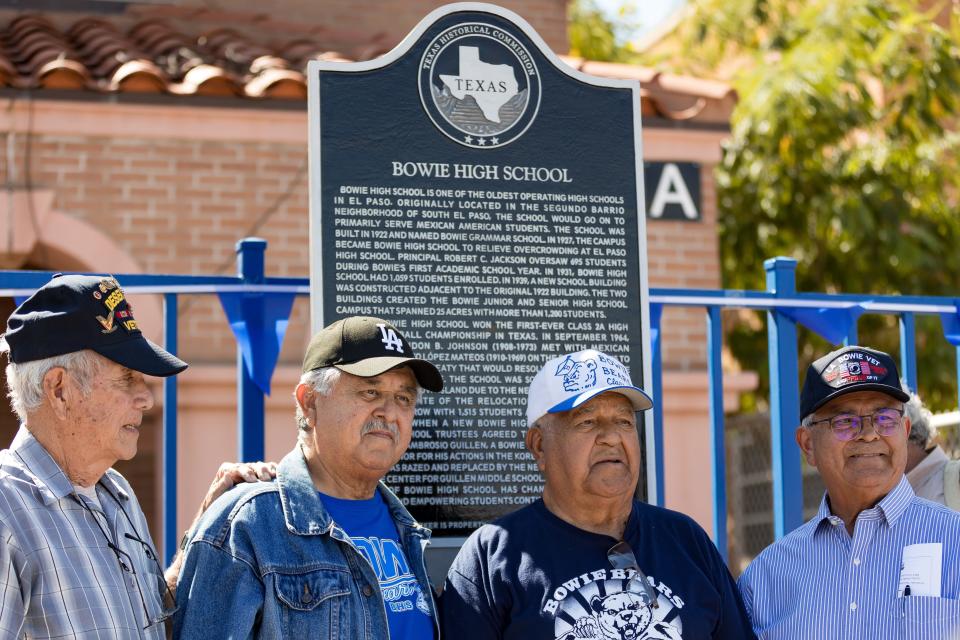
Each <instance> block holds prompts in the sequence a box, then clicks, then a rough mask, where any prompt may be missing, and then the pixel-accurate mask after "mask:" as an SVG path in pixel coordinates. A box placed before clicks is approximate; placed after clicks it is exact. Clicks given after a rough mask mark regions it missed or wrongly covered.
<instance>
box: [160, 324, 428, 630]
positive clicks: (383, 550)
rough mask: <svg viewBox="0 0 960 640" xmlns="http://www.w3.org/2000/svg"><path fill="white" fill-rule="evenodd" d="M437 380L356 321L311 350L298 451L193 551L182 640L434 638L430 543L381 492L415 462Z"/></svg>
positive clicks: (241, 497)
mask: <svg viewBox="0 0 960 640" xmlns="http://www.w3.org/2000/svg"><path fill="white" fill-rule="evenodd" d="M420 387H423V388H425V389H429V390H431V391H440V390H441V389H442V388H443V379H442V378H441V377H440V373H439V372H438V371H437V369H436V367H434V366H433V365H432V364H430V363H429V362H427V361H425V360H419V359H417V358H416V357H415V356H414V353H413V350H412V349H411V348H410V345H409V344H408V343H407V341H406V340H405V339H404V337H403V336H402V335H401V334H400V332H399V331H397V329H396V328H395V327H393V326H392V325H391V324H390V323H388V322H386V321H384V320H380V319H378V318H370V317H350V318H346V319H344V320H340V321H338V322H334V323H333V324H331V325H330V326H328V327H326V328H325V329H323V330H322V331H320V332H319V333H318V334H317V335H315V336H314V337H313V339H312V340H311V342H310V345H309V347H308V348H307V354H306V357H305V358H304V362H303V377H302V378H301V380H300V384H299V385H297V389H296V392H295V397H296V401H297V423H298V426H299V438H298V444H297V446H296V447H295V448H294V449H293V451H291V452H290V453H289V454H287V456H286V457H284V459H283V460H282V461H281V462H280V465H279V467H278V469H277V481H276V483H270V484H262V485H261V486H249V487H246V488H243V489H241V490H237V491H232V492H231V493H230V494H228V495H227V496H224V497H223V498H221V499H220V500H219V501H217V502H216V503H214V505H213V506H212V507H211V508H210V509H209V511H208V512H207V514H206V515H205V516H204V518H203V519H202V520H201V523H200V525H199V527H198V529H197V530H196V531H195V534H194V537H193V539H192V541H191V542H190V545H189V547H188V549H187V553H186V559H185V561H184V568H183V573H182V574H181V577H180V583H179V586H178V588H177V595H178V598H179V600H180V601H181V602H182V603H183V604H182V605H181V607H180V610H179V612H178V613H177V614H176V616H175V617H174V634H179V636H180V637H182V638H206V637H209V636H210V634H211V633H214V634H215V636H216V637H221V638H251V637H255V638H297V639H299V638H349V639H351V640H376V639H380V638H388V637H389V638H393V639H394V640H400V639H407V638H409V639H411V640H413V639H416V640H425V639H429V638H433V637H434V635H435V626H436V619H437V618H436V611H435V606H434V602H433V597H432V593H431V591H430V585H429V583H428V581H427V574H426V569H425V567H424V562H423V547H424V546H425V545H426V543H427V541H428V539H429V536H430V531H429V530H428V529H425V528H423V527H422V526H420V525H419V524H417V522H416V521H414V519H413V518H412V517H411V516H410V514H409V513H408V512H407V510H406V509H404V507H403V505H401V504H400V501H399V500H397V498H396V497H395V496H394V495H393V493H391V492H390V490H389V489H387V487H386V486H385V485H384V484H383V483H382V482H381V480H382V478H383V477H384V476H385V475H386V474H387V472H388V471H389V470H390V469H391V467H393V465H394V464H396V462H397V461H398V460H399V459H400V457H401V456H402V455H403V454H404V452H405V451H406V450H407V446H408V445H409V444H410V438H411V435H412V430H413V414H414V408H415V407H416V403H417V398H418V395H419V388H420Z"/></svg>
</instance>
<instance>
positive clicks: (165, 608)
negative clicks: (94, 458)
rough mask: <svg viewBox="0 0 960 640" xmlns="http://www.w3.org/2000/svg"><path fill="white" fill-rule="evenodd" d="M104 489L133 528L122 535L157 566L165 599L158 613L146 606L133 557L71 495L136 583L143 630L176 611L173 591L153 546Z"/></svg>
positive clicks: (108, 491)
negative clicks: (145, 622)
mask: <svg viewBox="0 0 960 640" xmlns="http://www.w3.org/2000/svg"><path fill="white" fill-rule="evenodd" d="M104 489H105V490H106V492H107V493H108V494H110V497H111V498H113V500H114V502H116V503H117V506H118V507H119V508H120V511H121V512H122V513H123V515H124V517H125V518H126V519H127V523H128V524H129V525H130V528H131V529H132V530H133V533H132V534H131V533H124V534H123V535H124V537H126V538H127V539H129V540H133V541H134V542H138V543H140V548H141V549H143V552H144V554H145V555H146V556H147V558H149V559H150V561H152V562H153V563H154V565H155V566H156V568H157V571H158V573H157V580H158V582H159V584H158V585H157V586H158V587H160V592H162V593H164V594H165V596H166V597H165V599H164V600H165V601H164V602H163V603H162V605H161V611H160V613H159V614H158V615H152V614H151V613H150V607H148V606H147V600H146V598H145V597H144V596H143V589H142V588H141V587H140V579H139V577H138V575H139V574H137V569H136V566H135V564H134V562H133V558H131V557H130V554H129V553H127V552H126V551H124V550H123V549H121V548H120V547H119V546H117V545H116V544H114V542H113V540H111V539H110V535H109V534H108V533H107V532H106V531H105V530H104V528H103V525H102V524H100V518H98V517H97V514H95V513H94V512H93V509H91V508H90V507H88V506H87V505H86V503H84V501H83V500H82V499H81V498H80V497H79V496H77V495H73V496H72V497H73V499H74V500H76V501H77V503H78V504H79V505H80V506H81V507H83V509H84V510H85V511H86V512H87V513H89V514H90V517H91V518H93V521H94V523H96V525H97V529H98V530H99V531H100V535H102V536H103V539H104V540H106V542H107V548H108V549H110V551H112V552H113V555H114V556H116V558H117V563H118V564H119V565H120V569H121V570H122V571H123V572H124V573H128V574H130V575H131V576H133V583H134V584H135V585H137V593H138V594H139V596H140V604H141V605H142V606H143V617H144V620H146V621H147V625H146V626H145V627H144V630H147V629H149V628H150V627H152V626H154V625H157V624H163V623H164V622H166V621H167V620H168V619H170V618H171V617H172V616H173V614H174V613H176V612H177V609H178V607H177V606H176V601H175V598H174V596H173V592H172V591H170V587H169V585H167V581H166V580H165V579H164V577H163V567H162V566H161V565H160V561H159V560H157V555H156V554H155V553H154V552H153V548H152V547H151V545H150V544H149V543H148V542H146V541H145V540H143V539H142V538H141V537H140V534H139V532H137V529H136V527H134V526H133V521H132V520H131V519H130V516H129V515H128V514H127V512H126V510H124V508H123V505H122V504H120V501H119V500H117V498H116V496H114V495H113V492H111V491H110V490H109V489H106V487H104ZM161 585H162V586H161Z"/></svg>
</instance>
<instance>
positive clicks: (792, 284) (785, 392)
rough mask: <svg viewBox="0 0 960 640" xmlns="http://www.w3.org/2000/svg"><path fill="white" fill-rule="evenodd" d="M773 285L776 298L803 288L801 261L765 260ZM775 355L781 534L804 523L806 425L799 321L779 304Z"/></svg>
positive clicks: (774, 452) (774, 315)
mask: <svg viewBox="0 0 960 640" xmlns="http://www.w3.org/2000/svg"><path fill="white" fill-rule="evenodd" d="M763 268H764V269H765V270H766V272H767V290H768V291H770V292H772V293H773V294H774V295H775V296H776V297H778V298H779V297H791V296H793V295H794V294H796V292H797V285H796V269H797V261H796V260H794V259H792V258H783V257H779V258H772V259H770V260H766V261H764V263H763ZM767 336H768V345H767V349H768V353H769V360H770V449H771V456H772V462H773V527H774V535H775V536H776V538H777V539H780V538H782V537H783V536H785V535H786V534H788V533H790V531H792V530H793V529H795V528H797V527H798V526H800V524H802V522H803V477H802V476H801V471H800V452H799V451H798V450H797V448H796V446H795V445H794V442H795V438H794V432H795V431H796V428H797V426H798V425H799V424H800V417H799V416H800V409H799V399H798V392H797V390H798V389H799V387H800V383H799V377H798V374H797V325H796V323H795V322H794V321H793V320H791V319H790V318H788V317H787V316H785V315H784V314H782V313H780V312H779V311H777V310H776V309H772V310H770V311H768V312H767Z"/></svg>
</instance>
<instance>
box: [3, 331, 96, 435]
mask: <svg viewBox="0 0 960 640" xmlns="http://www.w3.org/2000/svg"><path fill="white" fill-rule="evenodd" d="M4 346H6V343H4ZM102 365H103V362H102V359H101V358H100V357H99V356H97V354H95V353H94V352H93V351H90V350H89V349H84V350H83V351H74V352H73V353H65V354H63V355H59V356H53V357H50V358H43V359H41V360H31V361H30V362H19V363H17V362H11V363H10V364H8V365H7V396H8V397H9V398H10V405H11V406H12V407H13V410H14V411H15V412H16V413H17V416H18V417H19V418H20V421H21V422H23V423H26V421H27V414H29V413H30V412H32V411H36V410H37V409H39V408H40V405H42V404H43V378H44V376H46V375H47V372H48V371H50V370H51V369H55V368H57V367H61V368H63V369H66V370H67V371H69V372H70V373H72V374H74V379H75V380H76V382H77V387H79V389H80V392H81V393H82V394H84V395H88V394H89V393H90V389H91V386H92V385H93V379H94V377H95V376H96V375H97V374H98V373H99V372H100V368H101V366H102Z"/></svg>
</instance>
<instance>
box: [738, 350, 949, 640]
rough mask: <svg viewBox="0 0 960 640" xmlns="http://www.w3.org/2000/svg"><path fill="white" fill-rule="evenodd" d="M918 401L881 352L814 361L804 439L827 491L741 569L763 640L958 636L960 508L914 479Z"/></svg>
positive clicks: (801, 431)
mask: <svg viewBox="0 0 960 640" xmlns="http://www.w3.org/2000/svg"><path fill="white" fill-rule="evenodd" d="M909 399H910V397H909V395H908V394H907V393H906V392H905V391H904V389H903V388H902V387H901V384H900V377H899V375H898V373H897V365H896V363H895V362H894V360H893V358H891V357H890V355H889V354H886V353H883V352H882V351H875V350H873V349H868V348H866V347H860V346H849V347H844V348H842V349H839V350H837V351H834V352H832V353H829V354H827V355H826V356H824V357H822V358H820V359H819V360H817V361H816V362H814V363H813V364H811V365H810V367H809V368H808V369H807V375H806V378H805V380H804V383H803V391H802V392H801V396H800V417H801V425H800V427H798V428H797V432H796V437H797V444H798V445H800V450H801V451H802V452H803V455H804V457H805V458H806V460H807V462H808V463H809V464H810V465H811V466H814V467H816V468H817V471H818V472H819V473H820V476H821V477H822V478H823V482H824V484H825V485H826V489H827V491H826V494H825V495H824V496H823V500H822V501H821V503H820V509H819V511H818V512H817V514H816V516H814V517H813V519H812V520H809V521H808V522H807V523H806V524H804V525H802V526H801V527H799V528H798V529H796V530H794V531H793V532H791V533H790V534H788V535H787V536H785V537H784V538H782V539H780V540H778V541H777V542H775V543H774V544H773V545H771V546H770V547H768V548H767V549H765V550H764V551H763V552H762V553H761V554H760V555H759V556H757V558H756V559H755V560H754V561H753V563H751V565H750V566H749V567H748V568H747V570H746V571H745V572H744V573H743V575H742V576H741V577H740V590H741V592H742V593H743V599H744V603H745V604H746V606H747V610H748V612H749V614H750V617H751V620H752V625H753V629H754V630H755V631H756V633H757V635H758V636H759V637H760V638H761V640H780V639H788V638H789V639H792V638H844V639H845V640H886V639H890V640H894V639H902V638H918V639H923V640H941V639H944V640H946V639H949V640H953V639H955V638H960V514H958V513H956V512H954V511H950V510H949V509H947V508H946V507H944V506H943V505H939V504H935V503H933V502H930V501H928V500H924V499H922V498H918V497H917V496H916V495H914V492H913V489H911V488H910V483H909V482H908V481H907V479H906V477H905V476H904V468H905V467H906V462H907V437H908V435H909V433H910V420H909V418H908V417H906V416H904V403H905V402H907V401H908V400H909Z"/></svg>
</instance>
